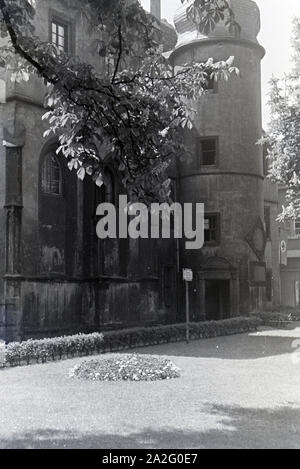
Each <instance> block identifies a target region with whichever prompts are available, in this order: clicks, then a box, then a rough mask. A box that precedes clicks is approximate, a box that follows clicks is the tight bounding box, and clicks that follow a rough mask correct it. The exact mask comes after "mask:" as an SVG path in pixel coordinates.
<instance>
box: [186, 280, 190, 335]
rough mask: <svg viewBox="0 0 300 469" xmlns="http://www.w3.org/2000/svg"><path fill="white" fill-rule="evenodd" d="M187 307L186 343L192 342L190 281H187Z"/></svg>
mask: <svg viewBox="0 0 300 469" xmlns="http://www.w3.org/2000/svg"><path fill="white" fill-rule="evenodd" d="M185 307H186V343H187V344H188V343H189V342H190V301H189V282H185Z"/></svg>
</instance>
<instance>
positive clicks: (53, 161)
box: [42, 153, 62, 195]
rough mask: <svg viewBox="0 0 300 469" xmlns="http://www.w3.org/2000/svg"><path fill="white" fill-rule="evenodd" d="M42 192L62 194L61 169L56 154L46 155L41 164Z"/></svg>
mask: <svg viewBox="0 0 300 469" xmlns="http://www.w3.org/2000/svg"><path fill="white" fill-rule="evenodd" d="M42 192H43V193H44V194H51V195H61V194H62V171H61V167H60V164H59V162H58V160H57V157H56V155H54V154H53V153H49V154H48V155H46V157H45V159H44V161H43V166H42Z"/></svg>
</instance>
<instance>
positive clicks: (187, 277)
mask: <svg viewBox="0 0 300 469" xmlns="http://www.w3.org/2000/svg"><path fill="white" fill-rule="evenodd" d="M183 280H184V282H185V308H186V343H187V344H188V343H189V342H190V298H189V283H190V282H192V281H193V271H192V270H191V269H183Z"/></svg>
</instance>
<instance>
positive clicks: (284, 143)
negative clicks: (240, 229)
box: [262, 19, 300, 218]
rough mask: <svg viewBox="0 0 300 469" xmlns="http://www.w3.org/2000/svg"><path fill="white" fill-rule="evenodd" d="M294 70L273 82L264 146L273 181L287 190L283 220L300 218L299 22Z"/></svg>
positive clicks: (296, 32)
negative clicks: (266, 149) (268, 123)
mask: <svg viewBox="0 0 300 469" xmlns="http://www.w3.org/2000/svg"><path fill="white" fill-rule="evenodd" d="M294 24H295V31H294V39H293V42H294V49H295V56H294V69H293V71H292V73H291V74H289V75H288V76H286V77H285V79H284V80H278V79H275V78H273V79H272V80H271V94H270V106H271V116H272V118H271V122H270V128H269V132H268V135H266V136H265V137H264V138H263V139H262V143H264V144H266V145H267V146H268V154H269V161H270V177H271V178H272V179H273V180H275V181H277V182H280V183H281V184H283V185H284V186H285V187H286V188H287V192H286V206H285V207H283V212H282V217H283V218H284V217H292V218H295V217H299V216H300V65H299V64H300V55H299V44H300V21H299V19H296V20H295V23H294Z"/></svg>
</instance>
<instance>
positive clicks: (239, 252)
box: [171, 0, 266, 319]
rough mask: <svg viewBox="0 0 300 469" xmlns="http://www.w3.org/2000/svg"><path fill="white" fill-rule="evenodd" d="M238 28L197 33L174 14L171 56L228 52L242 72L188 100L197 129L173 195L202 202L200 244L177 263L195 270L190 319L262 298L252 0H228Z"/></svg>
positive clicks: (256, 25) (230, 311)
mask: <svg viewBox="0 0 300 469" xmlns="http://www.w3.org/2000/svg"><path fill="white" fill-rule="evenodd" d="M229 4H230V6H231V8H232V9H233V11H234V13H235V16H236V20H237V22H238V23H239V25H240V26H241V32H240V34H239V35H238V37H237V36H234V35H233V34H232V33H230V32H229V30H228V27H227V26H225V23H220V24H218V25H217V27H216V28H215V29H214V31H212V32H211V33H210V34H209V35H207V36H206V35H204V34H200V33H199V32H198V31H197V29H196V27H195V25H194V24H193V23H191V22H190V21H189V20H188V19H187V17H186V8H187V5H186V4H185V5H183V6H182V7H180V8H179V9H178V10H177V12H176V14H175V19H174V22H175V27H176V30H177V33H178V42H177V45H176V48H175V50H174V51H173V53H172V56H171V59H172V62H173V64H174V67H175V69H176V67H177V66H180V65H183V64H186V63H189V62H192V61H194V62H205V61H206V60H208V59H209V58H213V59H214V61H219V60H226V59H227V58H228V57H230V56H234V59H235V60H234V65H235V66H236V67H238V69H239V70H240V77H234V78H232V79H230V80H229V81H228V82H218V83H217V84H212V86H211V89H210V90H209V91H208V92H207V94H206V95H204V96H203V97H201V98H200V99H199V102H197V103H194V105H193V106H194V107H195V108H196V109H197V113H196V118H195V130H194V132H193V135H192V136H191V135H190V136H189V137H188V141H187V142H186V143H187V145H188V146H189V147H190V148H191V149H192V157H191V158H187V159H186V160H185V161H182V162H180V163H179V165H178V191H177V192H178V198H179V199H180V201H181V202H182V203H183V202H186V203H188V202H190V203H191V202H193V203H196V202H198V203H199V202H203V203H204V204H205V213H206V215H205V246H204V247H203V248H202V249H201V250H200V251H187V250H185V249H184V245H182V249H181V263H182V267H191V268H193V270H194V272H195V273H196V276H195V282H194V288H193V289H192V290H193V298H192V304H193V306H192V308H193V314H194V318H195V319H204V318H206V319H222V318H225V317H230V316H236V315H238V314H240V313H241V314H244V313H248V312H250V311H253V310H255V309H258V308H259V307H260V306H261V305H262V303H263V299H264V295H265V286H266V269H265V263H264V251H265V245H266V236H265V229H264V224H263V220H264V194H263V186H264V176H263V164H262V162H263V159H262V149H261V147H260V146H259V145H257V141H258V140H259V139H260V137H261V134H262V119H261V60H262V58H263V56H264V53H265V52H264V49H263V48H262V47H261V46H260V45H259V43H258V40H257V35H258V33H259V30H260V13H259V9H258V7H257V5H256V3H255V2H253V1H251V0H229Z"/></svg>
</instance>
